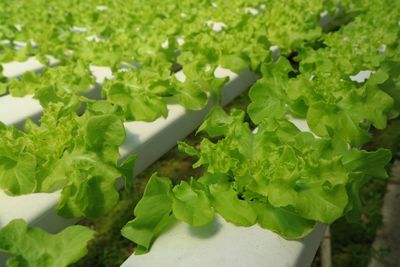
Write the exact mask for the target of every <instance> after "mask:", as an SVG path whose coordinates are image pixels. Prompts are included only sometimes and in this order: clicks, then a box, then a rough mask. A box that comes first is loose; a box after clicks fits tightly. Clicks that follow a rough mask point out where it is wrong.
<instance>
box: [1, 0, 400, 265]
mask: <svg viewBox="0 0 400 267" xmlns="http://www.w3.org/2000/svg"><path fill="white" fill-rule="evenodd" d="M0 7H1V8H0V21H1V23H2V24H1V25H2V26H1V28H0V40H1V43H0V62H2V63H3V64H2V66H3V67H2V68H3V76H0V81H1V84H0V92H1V93H3V94H4V96H2V97H1V98H0V104H1V107H0V111H2V113H1V114H0V116H1V117H0V119H1V120H2V121H3V122H5V124H2V125H0V134H1V136H2V138H1V140H0V187H1V188H2V190H3V191H4V194H3V195H2V196H1V203H0V216H1V224H2V226H3V228H2V229H1V230H0V250H1V251H4V252H7V253H9V254H11V255H12V257H11V258H10V259H9V260H8V262H7V264H8V265H10V266H20V265H21V264H25V263H28V264H30V265H31V266H66V265H69V264H71V263H73V262H75V261H77V260H78V259H79V258H81V257H82V256H84V255H85V253H86V244H87V242H88V241H89V240H90V239H92V238H93V235H94V233H93V231H92V230H90V229H88V228H86V227H83V226H69V227H67V228H65V229H64V230H63V231H62V232H60V233H59V234H57V235H51V234H49V233H46V232H44V231H42V230H40V229H36V228H30V227H32V226H37V227H40V228H42V229H44V230H47V231H51V232H55V231H59V230H61V229H63V228H64V227H66V226H67V225H68V224H71V223H73V222H74V221H76V219H77V218H82V217H84V218H85V217H86V218H90V219H95V218H99V217H101V216H103V215H104V214H106V213H107V212H109V211H110V210H111V209H112V207H113V206H115V204H116V203H117V202H118V198H119V196H118V191H117V188H119V187H121V186H125V187H129V186H132V185H131V184H132V182H131V180H132V176H133V173H138V172H140V171H141V170H143V169H144V168H145V167H146V166H148V165H149V164H150V163H151V162H153V161H154V160H156V159H157V158H158V157H160V156H161V155H162V154H163V153H165V152H166V151H167V150H168V149H169V148H170V147H172V146H173V145H174V144H175V143H176V141H177V140H180V139H182V138H183V137H184V136H185V135H187V134H188V133H190V132H191V131H192V130H193V129H194V128H195V127H196V126H197V125H198V124H200V123H201V121H202V119H203V117H204V116H205V114H206V113H207V112H208V111H210V110H211V107H212V106H215V105H216V106H218V104H226V103H227V102H229V101H230V100H231V99H232V98H233V97H234V96H235V95H237V94H238V93H239V92H241V91H243V90H245V89H246V88H247V87H248V86H250V85H251V84H252V83H253V82H254V81H255V80H256V78H257V77H261V78H260V79H259V80H257V82H255V83H254V85H253V86H252V87H251V89H250V91H249V96H250V99H251V103H250V105H249V106H248V109H247V113H248V115H249V116H250V118H251V120H252V122H253V123H254V124H255V125H256V126H257V128H256V129H252V128H250V127H249V125H248V124H247V123H245V122H243V119H244V116H245V114H244V113H243V112H239V111H232V113H231V114H226V113H225V112H223V111H222V110H221V109H220V108H218V107H214V108H213V109H212V111H211V113H209V115H207V118H206V120H205V121H204V122H203V124H202V125H201V126H200V128H199V131H204V132H206V133H207V134H208V135H209V136H210V139H204V140H203V141H202V142H201V144H200V147H199V148H193V147H190V146H188V145H186V144H184V143H180V144H179V146H180V149H181V150H182V151H184V152H185V153H187V154H189V155H190V156H193V157H195V158H197V159H198V162H197V163H196V164H195V165H194V167H198V166H203V167H204V168H205V170H206V172H205V174H204V176H202V177H196V178H193V179H192V180H191V181H189V182H185V181H182V182H181V183H180V184H178V185H174V186H173V185H172V183H171V182H170V181H169V180H168V178H163V177H158V176H157V175H156V174H155V175H153V176H152V177H151V178H150V180H149V182H148V185H147V187H146V189H145V192H144V196H143V198H142V200H141V201H140V202H139V203H138V205H137V206H136V208H135V211H134V214H135V218H134V219H133V220H132V221H130V222H128V223H127V224H126V226H125V227H124V228H123V229H122V230H121V233H122V235H123V236H124V237H126V238H128V239H129V240H132V241H133V242H135V243H136V244H137V245H138V247H137V249H136V252H135V255H134V256H132V257H131V258H130V259H129V260H128V261H127V262H126V263H125V264H124V266H130V265H131V264H134V265H135V266H136V265H138V266H156V265H159V264H160V262H163V265H169V266H179V265H180V266H187V265H193V266H195V265H196V264H197V266H204V265H205V264H213V263H215V264H218V265H220V266H235V264H236V266H240V265H241V264H244V265H247V266H250V265H251V266H259V264H260V263H264V262H270V264H273V265H274V266H284V265H286V264H292V265H296V264H297V265H298V266H306V265H308V264H309V263H310V261H311V259H312V256H313V254H314V253H315V250H316V247H317V244H318V241H319V240H320V239H321V235H322V232H323V226H322V224H330V223H332V222H333V221H335V220H336V219H337V218H339V217H341V216H346V217H347V218H348V219H350V220H357V218H358V217H359V209H360V201H359V198H358V190H359V188H360V186H362V185H363V184H364V183H366V182H368V179H369V177H371V176H373V177H378V178H385V177H386V176H387V175H386V171H385V169H384V166H385V164H386V163H388V162H389V160H390V158H391V156H390V152H389V151H387V150H384V149H379V150H377V151H364V150H361V149H359V147H361V146H362V145H363V144H365V143H366V142H367V141H368V140H369V139H370V138H371V135H370V133H369V129H370V128H371V127H375V128H378V129H382V128H385V126H386V121H387V120H388V119H391V118H394V117H396V116H397V115H398V112H399V100H400V99H399V93H398V92H399V82H398V81H399V78H398V72H397V71H396V68H397V66H398V65H399V63H398V62H399V61H398V55H399V53H398V52H399V47H398V37H399V24H398V22H399V18H400V15H399V7H400V3H399V2H398V1H397V2H393V1H390V2H389V1H379V2H378V3H376V2H374V1H365V2H364V3H362V4H360V3H353V1H350V0H349V1H340V2H339V1H334V0H327V1H307V2H306V1H298V0H293V1H288V2H282V1H252V2H251V3H248V2H246V1H200V2H197V1H190V0H187V1H179V2H175V1H162V2H160V1H139V0H135V1H100V2H97V1H85V2H84V3H80V2H79V1H53V2H51V3H47V2H46V1H42V0H35V1H4V2H2V3H1V4H0ZM377 29H378V30H377ZM278 50H279V53H278V52H277V51H278ZM279 54H280V55H281V57H279ZM15 61H24V63H22V65H21V64H19V63H16V62H15ZM21 66H23V67H22V68H21ZM359 73H361V74H367V76H365V79H361V80H359V81H356V79H357V74H359ZM2 103H4V104H2ZM18 105H19V106H18ZM21 107H22V108H21ZM17 109H18V110H17ZM10 111H12V112H10ZM28 118H31V119H33V120H31V119H28ZM24 121H26V122H25V123H24ZM291 122H293V123H294V124H292V123H291ZM306 123H307V125H306ZM13 125H16V126H18V127H14V126H13ZM295 125H297V126H298V128H297V127H296V126H295ZM309 131H311V132H312V133H310V132H309ZM136 157H137V159H136ZM6 194H7V195H6ZM56 213H57V214H58V215H56ZM216 214H218V215H216ZM18 218H22V219H25V221H26V222H25V221H23V220H19V219H18ZM63 218H66V219H63ZM13 219H17V220H13ZM12 220H13V221H12ZM176 220H178V221H183V222H185V223H187V224H190V225H192V226H193V227H194V228H187V226H186V225H185V224H182V223H176V222H175V221H176ZM225 221H226V222H225ZM174 222H175V224H174ZM27 223H28V224H30V226H28V225H27ZM321 223H322V224H321ZM3 224H4V225H3ZM255 224H258V225H259V226H257V227H256V226H253V225H255ZM171 225H172V229H169V232H167V233H166V234H165V235H163V234H162V232H163V230H165V229H167V228H168V227H169V226H171ZM173 225H175V227H174V226H173ZM233 225H236V226H233ZM316 225H318V227H316ZM238 226H246V227H250V228H241V227H238ZM265 229H268V230H271V231H272V232H275V233H277V234H278V235H280V236H281V237H279V236H278V235H276V234H272V233H271V232H268V231H267V230H265ZM313 229H314V230H313ZM160 234H161V237H160V239H159V240H157V241H155V239H156V237H157V236H159V235H160ZM196 236H197V237H196ZM199 236H201V237H204V240H203V239H199ZM206 237H208V238H206ZM232 238H235V239H240V241H242V242H241V243H240V245H239V246H232V249H226V250H224V251H223V252H222V253H220V254H218V255H217V254H216V253H212V252H213V251H215V250H216V248H218V247H221V246H225V245H226V244H229V243H231V242H232ZM299 238H304V239H302V241H288V240H286V239H299ZM240 241H239V242H240ZM153 242H156V243H155V244H154V251H150V252H149V250H150V249H151V246H152V244H153ZM172 243H173V244H175V245H176V247H177V248H181V249H179V250H171V247H168V248H167V247H166V244H172ZM54 244H59V245H57V246H55V245H54ZM71 244H74V245H73V246H72V245H71ZM279 244H280V245H279ZM185 247H186V249H184V248H185ZM272 247H274V249H272V250H269V248H272ZM244 248H246V251H247V253H246V254H243V255H240V254H239V253H237V252H238V251H239V250H243V249H244ZM264 249H265V250H269V251H270V253H269V254H264V253H262V250H264ZM147 252H149V253H148V254H146V255H145V256H139V254H143V253H147ZM197 252H201V253H204V254H202V256H201V257H200V256H199V255H198V254H197ZM59 255H63V256H62V257H60V256H59ZM278 255H280V256H278ZM274 256H276V258H274ZM164 261H167V262H168V263H167V264H165V262H164ZM248 264H250V265H248Z"/></svg>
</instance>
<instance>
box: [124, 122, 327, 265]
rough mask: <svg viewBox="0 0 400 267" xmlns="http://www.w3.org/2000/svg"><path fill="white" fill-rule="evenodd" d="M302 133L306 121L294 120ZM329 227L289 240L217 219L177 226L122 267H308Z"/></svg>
mask: <svg viewBox="0 0 400 267" xmlns="http://www.w3.org/2000/svg"><path fill="white" fill-rule="evenodd" d="M290 121H292V122H293V123H294V124H295V125H296V126H297V127H298V128H299V129H300V130H302V131H310V130H309V128H308V126H307V123H306V122H305V121H304V120H300V119H295V118H290ZM325 229H326V226H325V225H322V224H317V225H316V227H315V229H314V230H313V231H312V232H311V233H310V234H308V235H307V236H306V237H305V238H302V239H299V240H286V239H284V238H282V237H280V236H279V235H277V234H275V233H273V232H271V231H268V230H265V229H263V228H261V227H260V226H258V225H254V226H252V227H238V226H235V225H233V224H231V223H227V222H226V221H225V220H224V219H223V218H222V217H220V216H216V218H215V220H214V221H213V222H212V223H211V224H210V225H208V226H204V227H197V228H196V227H191V226H190V225H188V224H186V223H183V222H176V223H174V224H173V225H172V226H171V227H170V228H169V229H168V230H167V231H165V232H163V233H162V234H161V235H160V236H159V237H158V238H157V239H156V241H155V242H154V244H153V246H152V248H151V250H150V252H149V253H147V254H144V255H135V254H133V255H132V256H130V257H129V258H128V259H127V260H126V261H125V262H124V263H123V264H122V267H158V266H163V267H187V266H190V267H203V266H218V267H243V266H245V267H308V266H310V264H311V262H312V260H313V258H314V255H315V253H316V251H317V249H318V246H319V244H320V242H321V240H322V237H323V235H324V232H325Z"/></svg>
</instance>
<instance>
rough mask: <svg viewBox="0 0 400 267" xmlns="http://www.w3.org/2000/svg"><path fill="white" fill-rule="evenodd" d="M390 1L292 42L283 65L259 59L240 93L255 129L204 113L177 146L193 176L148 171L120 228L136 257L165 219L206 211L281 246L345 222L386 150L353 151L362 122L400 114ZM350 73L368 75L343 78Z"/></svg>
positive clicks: (240, 115)
mask: <svg viewBox="0 0 400 267" xmlns="http://www.w3.org/2000/svg"><path fill="white" fill-rule="evenodd" d="M399 4H400V3H399V2H398V1H397V2H386V1H379V3H377V2H376V1H375V2H370V3H364V6H362V7H361V6H359V5H358V6H357V7H358V9H357V10H354V12H355V13H357V15H356V16H355V17H354V18H353V19H352V20H351V22H350V21H349V23H348V24H347V25H345V26H342V27H340V28H339V29H337V30H335V31H332V32H327V33H324V34H323V35H322V36H321V39H318V40H317V42H316V43H315V42H314V43H308V44H306V45H300V46H296V47H294V50H293V51H294V53H292V55H291V56H290V57H288V58H289V59H290V60H288V59H287V58H285V57H281V58H279V59H278V60H277V61H276V62H266V63H263V64H262V66H261V75H262V77H261V79H259V80H258V81H257V82H256V83H255V84H254V86H252V87H251V89H250V92H249V96H250V98H251V103H250V105H249V106H248V109H247V112H248V114H249V116H250V118H251V120H252V122H253V123H254V124H255V125H256V126H257V128H256V129H255V130H254V129H251V128H250V126H249V124H248V123H246V122H244V116H245V114H244V112H241V111H237V110H235V111H232V113H231V114H230V115H228V114H226V113H225V112H224V111H223V110H222V109H221V108H215V109H214V110H213V111H212V112H211V113H210V114H209V116H208V118H207V119H206V121H205V122H204V123H203V124H202V126H201V127H200V128H199V131H205V132H206V133H207V134H208V135H209V136H210V138H211V140H210V139H204V140H203V141H202V142H201V144H200V147H199V149H195V148H194V147H190V146H188V145H186V144H184V143H181V144H180V148H181V150H182V151H184V152H185V153H187V154H188V155H190V156H193V157H195V158H197V159H198V161H197V162H196V163H195V164H194V166H193V167H195V168H196V167H199V166H203V167H204V168H205V170H206V171H205V174H204V176H202V177H200V178H198V179H194V178H193V179H191V180H190V181H189V182H186V181H183V182H181V183H180V184H178V185H175V186H173V185H172V183H171V182H170V180H169V179H168V178H165V177H158V176H157V175H156V174H155V175H153V176H152V177H151V179H150V181H149V183H148V184H147V187H146V190H145V192H144V195H143V198H142V200H141V201H140V202H139V203H138V205H137V206H136V208H135V210H134V214H135V219H133V220H132V221H130V222H129V223H127V225H126V226H125V227H124V228H123V229H122V234H123V235H124V236H125V237H127V238H128V239H130V240H132V241H134V242H135V243H137V244H138V245H139V247H138V249H137V250H136V253H137V254H140V253H146V252H148V250H149V249H150V247H151V244H152V242H153V241H154V240H155V238H156V237H157V236H158V235H159V234H160V232H162V229H164V228H165V227H166V226H167V225H169V223H170V222H171V221H174V220H180V221H184V222H186V223H188V224H191V225H193V226H203V225H207V224H209V223H211V222H212V221H213V219H214V216H215V213H218V214H219V215H221V216H222V217H223V218H224V219H225V220H226V221H228V222H231V223H234V224H236V225H239V226H251V225H254V224H256V223H257V224H258V225H260V226H261V227H263V228H266V229H269V230H272V231H274V232H276V233H278V234H280V235H281V236H283V237H285V238H289V239H292V238H301V237H303V236H305V235H306V234H308V233H309V232H310V231H311V230H312V229H313V228H314V226H315V224H316V223H318V222H320V223H325V224H331V223H332V222H334V221H335V220H336V219H338V218H340V217H342V216H346V217H347V219H349V220H350V221H357V220H358V219H359V217H360V210H361V201H360V199H359V190H360V187H361V186H362V185H364V184H365V183H367V182H368V180H369V179H371V177H373V178H376V179H382V178H386V177H387V173H386V170H385V165H386V164H387V163H388V162H389V161H390V159H391V153H390V151H388V150H385V149H379V150H377V151H365V150H362V149H360V148H359V147H361V146H362V145H364V144H365V143H366V142H368V141H369V140H370V139H371V134H370V132H369V129H370V128H371V127H374V128H377V129H383V128H385V127H386V123H387V120H389V119H392V118H395V117H396V116H398V113H399V111H400V110H399V100H400V98H399V85H400V84H399V73H398V62H399V43H398V40H399V29H400V25H399V18H400V13H399ZM292 49H293V48H292ZM396 70H397V71H396ZM360 71H367V72H368V74H369V77H364V78H365V79H364V80H363V81H355V80H352V77H351V76H352V75H355V74H357V73H359V72H360ZM293 117H297V118H303V119H304V120H306V121H307V124H308V126H309V128H310V129H311V131H312V133H310V132H302V131H300V130H299V129H297V128H296V127H295V126H294V124H292V123H291V122H290V118H293ZM160 203H162V204H160ZM156 207H157V208H156Z"/></svg>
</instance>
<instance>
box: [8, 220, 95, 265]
mask: <svg viewBox="0 0 400 267" xmlns="http://www.w3.org/2000/svg"><path fill="white" fill-rule="evenodd" d="M93 237H94V231H92V230H90V229H88V228H86V227H83V226H79V225H75V226H70V227H67V228H66V229H65V230H63V231H61V232H60V233H57V234H49V233H47V232H45V231H43V230H41V229H39V228H33V227H29V226H28V225H27V224H26V222H25V221H23V220H21V219H17V220H14V221H12V222H10V223H9V224H8V225H6V226H5V227H3V228H2V229H0V251H3V252H6V253H9V254H10V255H11V257H10V258H9V259H8V260H7V266H10V267H12V266H32V267H35V266H37V267H63V266H68V265H69V264H71V263H74V262H76V261H77V260H79V259H80V258H81V257H83V256H85V254H86V253H87V249H86V245H87V243H88V242H89V241H90V240H91V239H92V238H93Z"/></svg>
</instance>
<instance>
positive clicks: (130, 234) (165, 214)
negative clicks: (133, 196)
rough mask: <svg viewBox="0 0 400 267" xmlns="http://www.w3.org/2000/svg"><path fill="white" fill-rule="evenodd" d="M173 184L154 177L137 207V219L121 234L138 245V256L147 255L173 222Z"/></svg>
mask: <svg viewBox="0 0 400 267" xmlns="http://www.w3.org/2000/svg"><path fill="white" fill-rule="evenodd" d="M171 190H172V184H171V182H170V181H169V180H168V179H166V178H162V177H158V176H157V175H156V174H155V175H153V176H152V177H151V178H150V180H149V182H148V183H147V186H146V189H145V191H144V194H143V198H142V199H141V200H140V202H139V203H138V204H137V205H136V207H135V211H134V214H135V219H133V220H132V221H130V222H128V223H127V224H126V225H125V226H124V228H122V230H121V233H122V235H123V236H124V237H126V238H128V239H129V240H132V241H133V242H135V243H137V244H138V248H137V249H136V254H142V253H146V252H147V251H148V250H149V249H150V246H151V244H152V243H153V242H154V239H155V238H156V237H157V235H158V234H159V233H160V232H161V231H162V230H164V229H165V227H166V226H167V225H168V224H169V223H170V222H171V220H172V219H173V217H172V216H171V215H170V214H171V212H172V201H173V200H172V195H171V194H172V191H171Z"/></svg>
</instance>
